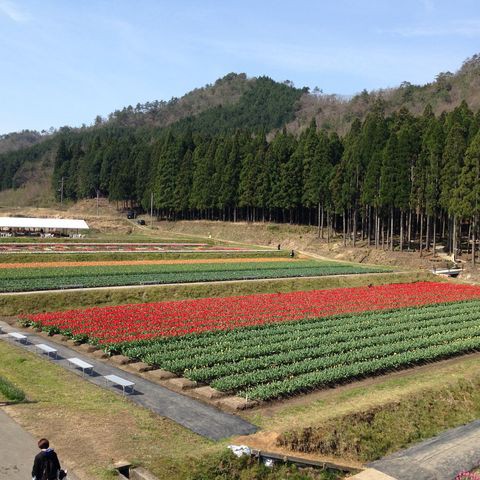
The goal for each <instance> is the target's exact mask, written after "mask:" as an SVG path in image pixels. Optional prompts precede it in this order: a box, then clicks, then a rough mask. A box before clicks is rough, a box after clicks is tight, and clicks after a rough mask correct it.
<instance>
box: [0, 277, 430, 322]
mask: <svg viewBox="0 0 480 480" xmlns="http://www.w3.org/2000/svg"><path fill="white" fill-rule="evenodd" d="M429 280H430V281H432V280H433V281H439V278H438V277H434V276H433V275H432V274H429V273H423V272H412V273H410V272H409V273H377V274H372V275H369V274H364V275H353V276H352V275H346V276H332V277H323V278H291V279H279V280H259V281H245V282H225V283H204V284H195V285H165V286H154V287H132V288H120V289H102V290H78V291H75V290H70V291H64V292H58V293H56V292H55V293H52V292H49V293H28V294H21V295H0V315H3V316H13V315H21V314H26V313H37V312H47V311H54V310H70V309H74V308H87V307H89V306H104V305H105V306H106V305H121V304H126V303H147V302H160V301H166V300H184V299H192V298H206V297H228V296H235V295H250V294H255V293H284V292H296V291H302V290H315V289H327V288H340V287H357V286H365V285H383V284H387V283H407V282H418V281H429Z"/></svg>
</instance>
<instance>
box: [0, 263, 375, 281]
mask: <svg viewBox="0 0 480 480" xmlns="http://www.w3.org/2000/svg"><path fill="white" fill-rule="evenodd" d="M308 268H329V269H340V270H343V269H345V268H348V269H352V268H353V269H358V270H359V271H360V272H361V271H364V270H365V269H367V270H368V267H367V268H366V267H361V266H360V267H357V266H352V265H347V264H342V263H334V262H317V261H309V260H292V261H289V262H285V261H283V262H277V261H269V262H261V261H260V262H259V261H255V260H253V261H251V262H239V263H184V264H160V265H155V264H153V265H148V264H145V265H98V266H84V267H82V266H81V267H79V266H72V267H62V268H53V267H47V268H43V267H35V268H31V267H25V268H5V269H2V272H1V273H2V275H1V277H2V280H21V279H30V278H42V279H43V278H61V277H66V278H73V277H88V276H92V275H95V276H98V275H106V276H114V275H132V274H137V275H138V274H157V273H159V274H177V273H198V272H202V273H203V272H205V273H210V272H224V271H225V272H230V271H234V272H236V271H246V272H249V271H251V270H256V269H261V270H285V269H289V270H303V269H308ZM374 268H375V267H374ZM378 270H379V271H380V269H378Z"/></svg>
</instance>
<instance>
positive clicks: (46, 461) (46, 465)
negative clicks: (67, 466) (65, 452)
mask: <svg viewBox="0 0 480 480" xmlns="http://www.w3.org/2000/svg"><path fill="white" fill-rule="evenodd" d="M53 478H57V467H56V463H55V461H54V459H53V458H52V455H47V454H45V455H44V456H43V470H42V476H41V477H40V480H52V479H53Z"/></svg>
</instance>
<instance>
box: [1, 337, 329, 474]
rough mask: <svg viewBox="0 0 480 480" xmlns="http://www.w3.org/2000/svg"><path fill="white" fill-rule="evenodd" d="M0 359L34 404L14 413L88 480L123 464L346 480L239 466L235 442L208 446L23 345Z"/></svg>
mask: <svg viewBox="0 0 480 480" xmlns="http://www.w3.org/2000/svg"><path fill="white" fill-rule="evenodd" d="M0 357H1V358H2V362H1V363H0V375H1V376H4V377H5V378H7V379H8V380H10V381H11V382H15V383H16V384H17V385H19V386H20V387H21V388H22V389H24V390H25V392H26V394H27V395H28V398H29V399H31V400H32V402H30V403H28V404H19V405H15V406H11V407H9V408H8V412H9V413H11V414H12V415H13V416H14V417H15V418H16V419H17V421H19V422H20V423H21V425H23V426H24V427H25V428H26V429H27V430H28V431H30V432H31V433H32V434H34V435H35V436H37V437H38V436H46V437H48V438H49V439H51V440H52V442H53V443H54V444H55V446H56V449H57V451H58V452H59V454H60V455H61V456H62V458H63V459H64V462H65V463H66V464H67V465H68V466H69V468H71V469H72V470H74V471H76V470H81V471H83V472H84V474H86V475H87V476H88V478H91V479H110V478H115V476H114V475H113V472H112V471H111V470H110V465H111V464H112V462H114V461H118V460H121V459H123V460H124V459H127V460H129V461H131V462H132V463H134V464H137V465H143V466H145V467H146V468H147V469H148V470H150V471H151V472H152V473H154V474H155V475H156V476H157V477H158V478H159V479H160V480H167V479H168V480H170V479H171V478H175V479H178V480H182V479H189V480H204V479H206V478H228V479H232V480H235V479H238V480H240V479H242V480H249V479H251V480H253V479H263V478H264V479H266V480H267V479H269V480H280V479H284V478H292V479H296V480H302V479H309V478H312V479H318V480H327V479H332V480H333V479H334V478H338V477H337V476H336V475H332V474H328V473H321V472H318V471H317V472H316V473H315V472H314V473H313V474H311V475H310V474H300V473H298V472H296V471H295V469H285V468H283V467H282V468H279V469H274V470H273V472H272V471H271V470H270V469H267V468H264V467H262V466H259V465H258V464H257V463H256V462H247V461H245V460H243V461H242V460H237V459H235V458H234V457H233V456H232V455H227V454H225V452H224V450H225V447H226V445H227V444H228V443H229V440H228V439H227V440H225V441H221V442H212V441H209V440H206V439H204V438H202V437H200V436H198V435H196V434H194V433H192V432H190V431H189V430H187V429H185V428H183V427H181V426H179V425H177V424H176V423H174V422H172V421H170V420H168V419H166V418H162V417H159V416H157V415H154V414H152V413H151V412H149V411H148V410H146V409H144V408H141V407H138V406H136V405H135V404H133V403H131V402H129V401H128V400H126V399H125V398H123V397H121V396H119V395H116V394H113V393H111V392H109V391H107V390H103V389H101V388H98V387H97V386H95V385H92V384H90V383H88V382H85V381H84V380H83V379H82V378H81V377H79V376H77V375H75V374H73V373H71V372H69V371H67V370H64V369H62V368H61V367H58V366H56V365H52V364H49V367H48V368H45V366H46V365H47V364H46V360H44V359H41V358H39V357H37V356H36V355H34V354H31V353H28V352H25V351H22V350H20V348H18V347H14V346H11V345H8V344H5V343H0ZM32 372H37V373H36V374H35V375H32ZM52 392H54V394H52ZM125 432H128V434H126V433H125Z"/></svg>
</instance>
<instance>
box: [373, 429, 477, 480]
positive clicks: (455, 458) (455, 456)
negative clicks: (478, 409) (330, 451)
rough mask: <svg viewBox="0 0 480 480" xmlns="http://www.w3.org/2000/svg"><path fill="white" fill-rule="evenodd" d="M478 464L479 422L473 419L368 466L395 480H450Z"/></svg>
mask: <svg viewBox="0 0 480 480" xmlns="http://www.w3.org/2000/svg"><path fill="white" fill-rule="evenodd" d="M479 464H480V420H476V421H475V422H472V423H469V424H468V425H464V426H462V427H458V428H454V429H452V430H448V431H446V432H444V433H442V434H441V435H438V436H437V437H434V438H431V439H430V440H426V441H425V442H422V443H420V444H418V445H415V446H413V447H411V448H408V449H407V450H402V451H400V452H397V453H394V454H393V455H390V456H388V457H385V458H383V459H381V460H378V461H376V462H372V463H370V464H369V465H368V466H369V467H372V468H374V469H376V470H379V471H381V472H384V473H386V474H387V475H390V476H391V477H394V478H396V479H397V480H411V479H413V478H414V479H415V480H451V479H452V478H454V477H455V475H456V474H457V473H458V472H460V471H462V470H471V469H473V468H475V467H477V466H478V465H479Z"/></svg>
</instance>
